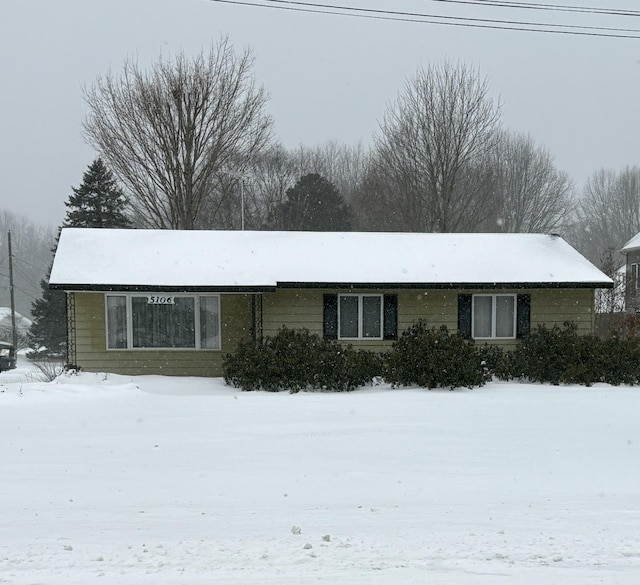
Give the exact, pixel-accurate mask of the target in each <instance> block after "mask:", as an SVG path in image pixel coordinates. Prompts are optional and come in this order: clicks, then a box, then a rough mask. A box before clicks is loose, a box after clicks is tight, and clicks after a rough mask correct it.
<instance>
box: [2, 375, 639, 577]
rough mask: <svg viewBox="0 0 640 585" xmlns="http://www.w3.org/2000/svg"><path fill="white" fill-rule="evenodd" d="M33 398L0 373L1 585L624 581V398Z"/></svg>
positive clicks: (632, 391) (101, 385) (185, 385)
mask: <svg viewBox="0 0 640 585" xmlns="http://www.w3.org/2000/svg"><path fill="white" fill-rule="evenodd" d="M34 380H35V378H34V375H33V374H32V373H30V372H29V371H27V369H26V368H24V367H23V368H22V369H19V370H17V371H14V372H4V373H2V374H0V583H16V584H27V583H28V584H35V583H44V584H60V585H73V584H82V585H86V584H87V583H109V584H111V583H118V584H130V585H134V584H135V585H144V584H154V585H156V584H167V585H169V584H171V585H174V584H179V583H185V584H213V583H215V584H218V583H220V584H227V583H229V584H250V583H255V584H273V585H276V584H277V585H286V584H308V583H328V584H331V585H341V584H345V585H346V584H349V585H352V584H354V583H355V584H373V585H376V584H390V585H398V584H417V583H433V584H435V585H439V584H452V583H455V584H468V583H470V584H491V585H494V584H495V585H500V584H514V585H515V584H518V585H521V584H529V585H534V584H535V585H540V584H545V585H546V584H551V583H557V584H563V585H566V584H570V585H589V584H596V583H605V584H607V585H611V584H616V583H621V584H629V585H632V584H633V585H636V584H637V583H640V389H638V388H611V387H605V386H602V387H595V388H581V387H546V386H540V385H518V384H504V383H494V384H489V385H488V386H486V387H484V388H480V389H476V390H460V391H456V392H448V391H426V390H421V389H409V390H392V389H390V388H388V387H384V386H381V387H377V388H369V389H364V390H360V391H357V392H354V393H349V394H316V393H300V394H295V395H290V394H286V393H282V394H267V393H243V392H239V391H237V390H234V389H232V388H227V387H225V386H224V383H223V382H222V381H221V380H218V379H214V380H211V379H194V378H163V377H135V378H132V377H122V376H115V375H111V374H109V375H107V374H101V375H97V374H86V373H85V374H80V375H77V376H62V377H60V378H58V379H57V380H56V381H55V382H53V383H50V384H47V383H43V382H38V381H34ZM298 532H300V534H297V533H298ZM294 533H295V534H294Z"/></svg>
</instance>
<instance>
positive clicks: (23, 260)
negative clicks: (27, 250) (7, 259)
mask: <svg viewBox="0 0 640 585" xmlns="http://www.w3.org/2000/svg"><path fill="white" fill-rule="evenodd" d="M13 257H14V258H15V259H16V260H20V262H22V263H23V264H26V265H27V266H29V267H30V268H33V269H34V270H37V271H38V272H47V269H46V268H40V267H39V266H35V265H34V264H31V263H30V262H27V261H26V260H25V259H24V258H20V257H19V256H16V255H15V254H14V255H13Z"/></svg>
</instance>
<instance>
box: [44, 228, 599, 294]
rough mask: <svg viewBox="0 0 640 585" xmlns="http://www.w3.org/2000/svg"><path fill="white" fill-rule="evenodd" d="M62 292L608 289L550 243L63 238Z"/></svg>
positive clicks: (375, 236)
mask: <svg viewBox="0 0 640 585" xmlns="http://www.w3.org/2000/svg"><path fill="white" fill-rule="evenodd" d="M50 284H51V285H53V286H55V287H56V288H66V289H67V290H111V289H113V290H118V289H120V290H125V289H127V288H131V289H141V288H153V289H154V290H160V289H162V288H165V289H166V290H175V289H194V290H198V289H218V290H235V289H238V290H249V289H254V290H258V289H260V288H265V289H271V288H274V287H277V286H305V285H306V286H322V285H337V286H349V285H355V286H357V285H383V286H384V285H390V286H392V285H395V286H397V287H403V286H407V287H409V286H427V287H462V286H467V287H468V286H472V285H473V286H484V287H494V286H501V285H512V286H526V285H530V286H582V287H610V286H612V281H611V279H610V278H608V277H607V276H606V275H605V274H603V273H602V272H601V271H600V270H598V269H597V268H596V267H595V266H594V265H593V264H591V263H590V262H589V261H588V260H587V259H586V258H584V257H583V256H582V255H581V254H580V253H579V252H577V251H576V250H575V249H574V248H572V247H571V246H570V245H569V244H567V243H566V242H565V241H564V240H563V239H562V238H560V237H559V236H551V235H542V234H423V233H420V234H416V233H380V232H376V233H364V232H274V231H263V232H256V231H196V230H189V231H179V230H135V229H131V230H123V229H85V228H66V229H63V230H62V233H61V235H60V241H59V243H58V248H57V251H56V255H55V260H54V263H53V269H52V271H51V277H50Z"/></svg>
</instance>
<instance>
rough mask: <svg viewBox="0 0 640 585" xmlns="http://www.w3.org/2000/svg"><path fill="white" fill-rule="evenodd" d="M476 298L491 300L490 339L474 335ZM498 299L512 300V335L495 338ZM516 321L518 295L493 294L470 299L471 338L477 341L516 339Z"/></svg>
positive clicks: (474, 296)
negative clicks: (507, 298) (509, 298)
mask: <svg viewBox="0 0 640 585" xmlns="http://www.w3.org/2000/svg"><path fill="white" fill-rule="evenodd" d="M476 297H490V298H491V299H492V302H491V336H490V337H476V334H475V319H474V313H475V310H476V302H475V299H476ZM498 297H512V298H513V335H512V336H509V337H497V336H496V299H497V298H498ZM517 319H518V295H515V294H509V293H505V294H493V295H473V296H472V299H471V338H472V339H478V340H485V339H487V340H489V339H516V336H517V330H516V327H517V326H518V324H517Z"/></svg>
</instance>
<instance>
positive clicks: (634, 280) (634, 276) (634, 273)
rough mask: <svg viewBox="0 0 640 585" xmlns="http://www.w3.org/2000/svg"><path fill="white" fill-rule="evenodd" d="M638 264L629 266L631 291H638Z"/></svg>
mask: <svg viewBox="0 0 640 585" xmlns="http://www.w3.org/2000/svg"><path fill="white" fill-rule="evenodd" d="M639 272H640V271H638V264H632V265H631V287H629V288H631V289H634V290H640V282H639V281H638V276H639Z"/></svg>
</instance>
